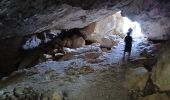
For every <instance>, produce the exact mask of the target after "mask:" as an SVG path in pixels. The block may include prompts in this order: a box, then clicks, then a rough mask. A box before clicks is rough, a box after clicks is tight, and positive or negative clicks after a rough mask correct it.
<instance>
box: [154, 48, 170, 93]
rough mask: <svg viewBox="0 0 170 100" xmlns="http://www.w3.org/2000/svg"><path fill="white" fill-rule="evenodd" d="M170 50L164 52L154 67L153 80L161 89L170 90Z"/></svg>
mask: <svg viewBox="0 0 170 100" xmlns="http://www.w3.org/2000/svg"><path fill="white" fill-rule="evenodd" d="M169 58H170V50H167V51H166V52H164V54H163V55H162V57H161V58H160V59H159V60H158V63H157V64H156V66H155V67H154V68H153V72H152V77H151V78H152V81H153V82H154V84H155V85H157V86H158V87H159V88H160V90H161V91H170V59H169Z"/></svg>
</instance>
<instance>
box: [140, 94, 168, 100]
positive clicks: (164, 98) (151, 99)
mask: <svg viewBox="0 0 170 100" xmlns="http://www.w3.org/2000/svg"><path fill="white" fill-rule="evenodd" d="M142 100H170V97H169V96H168V95H166V94H165V93H163V94H159V93H156V94H153V95H149V96H146V97H144V98H143V99H142Z"/></svg>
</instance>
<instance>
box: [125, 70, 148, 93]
mask: <svg viewBox="0 0 170 100" xmlns="http://www.w3.org/2000/svg"><path fill="white" fill-rule="evenodd" d="M148 78H149V72H148V71H147V70H146V69H145V68H144V67H139V68H135V69H132V68H130V69H128V70H127V72H126V78H125V79H126V82H125V87H126V88H128V89H129V90H140V91H142V90H143V89H144V87H145V85H146V82H147V81H148Z"/></svg>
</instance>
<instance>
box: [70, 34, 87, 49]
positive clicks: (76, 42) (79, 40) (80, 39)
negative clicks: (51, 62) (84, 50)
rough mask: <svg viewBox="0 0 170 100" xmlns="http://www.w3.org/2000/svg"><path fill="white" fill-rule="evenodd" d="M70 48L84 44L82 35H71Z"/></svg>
mask: <svg viewBox="0 0 170 100" xmlns="http://www.w3.org/2000/svg"><path fill="white" fill-rule="evenodd" d="M72 41H73V42H72V48H79V47H83V46H85V40H84V39H83V37H79V36H76V35H75V36H73V37H72Z"/></svg>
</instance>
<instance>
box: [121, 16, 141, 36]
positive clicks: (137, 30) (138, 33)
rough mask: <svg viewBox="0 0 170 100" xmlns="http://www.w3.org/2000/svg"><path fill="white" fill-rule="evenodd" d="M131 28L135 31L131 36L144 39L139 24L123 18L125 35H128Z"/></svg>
mask: <svg viewBox="0 0 170 100" xmlns="http://www.w3.org/2000/svg"><path fill="white" fill-rule="evenodd" d="M130 27H131V28H132V29H133V32H132V34H131V36H132V37H133V38H141V37H143V34H142V32H141V27H140V25H139V23H137V22H132V21H131V20H130V19H128V18H127V17H123V33H125V34H126V33H127V32H128V29H129V28H130Z"/></svg>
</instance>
